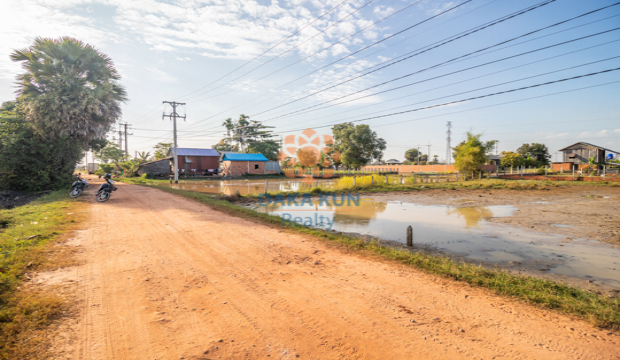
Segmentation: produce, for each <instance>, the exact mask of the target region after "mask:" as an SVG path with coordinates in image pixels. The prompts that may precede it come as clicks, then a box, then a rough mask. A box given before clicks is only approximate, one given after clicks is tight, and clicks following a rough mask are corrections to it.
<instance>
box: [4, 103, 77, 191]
mask: <svg viewBox="0 0 620 360" xmlns="http://www.w3.org/2000/svg"><path fill="white" fill-rule="evenodd" d="M20 109H22V107H21V106H17V104H16V103H15V102H6V103H4V104H2V108H1V109H0V190H19V191H41V190H51V189H60V188H63V187H68V186H70V185H71V182H72V180H73V170H74V169H75V165H76V164H77V161H78V159H79V158H80V157H81V156H82V154H83V153H82V147H81V145H80V144H79V143H77V142H75V141H71V139H70V138H67V137H58V138H56V137H52V136H44V135H41V134H40V133H39V132H38V131H35V129H34V128H33V126H32V124H31V123H29V122H27V121H26V117H25V114H24V113H23V112H21V110H20Z"/></svg>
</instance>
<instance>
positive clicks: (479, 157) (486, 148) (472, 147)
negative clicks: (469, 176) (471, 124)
mask: <svg viewBox="0 0 620 360" xmlns="http://www.w3.org/2000/svg"><path fill="white" fill-rule="evenodd" d="M481 137H482V134H477V135H474V134H472V133H471V132H467V139H466V140H463V141H462V142H461V143H460V144H458V145H457V146H456V147H454V148H452V150H454V166H455V167H456V169H458V170H459V171H460V172H465V173H468V172H471V171H480V166H481V165H483V164H484V163H486V162H487V156H486V155H487V154H488V153H490V152H491V151H492V150H493V148H494V147H495V144H496V143H497V140H490V141H487V142H484V141H482V140H480V138H481Z"/></svg>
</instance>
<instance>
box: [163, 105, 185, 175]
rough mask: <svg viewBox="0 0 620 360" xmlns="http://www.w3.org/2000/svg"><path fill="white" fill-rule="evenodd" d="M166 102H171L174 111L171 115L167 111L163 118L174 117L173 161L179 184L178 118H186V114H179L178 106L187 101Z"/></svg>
mask: <svg viewBox="0 0 620 360" xmlns="http://www.w3.org/2000/svg"><path fill="white" fill-rule="evenodd" d="M163 103H164V104H170V106H172V112H171V113H170V114H169V115H166V114H165V113H164V114H163V115H162V120H163V118H165V117H169V118H171V119H172V133H173V134H172V137H173V138H174V150H173V153H172V156H173V163H174V183H175V184H177V183H178V182H179V159H178V157H177V149H178V146H177V118H180V119H183V120H185V117H186V116H185V115H183V116H180V115H179V114H177V106H179V105H185V103H178V102H176V101H163Z"/></svg>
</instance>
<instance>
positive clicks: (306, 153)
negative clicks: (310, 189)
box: [295, 147, 319, 168]
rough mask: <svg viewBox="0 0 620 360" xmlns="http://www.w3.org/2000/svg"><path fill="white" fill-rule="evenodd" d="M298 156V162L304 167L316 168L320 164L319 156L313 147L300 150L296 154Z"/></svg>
mask: <svg viewBox="0 0 620 360" xmlns="http://www.w3.org/2000/svg"><path fill="white" fill-rule="evenodd" d="M295 155H296V156H297V160H298V161H299V163H300V164H301V166H302V167H304V168H306V167H314V166H316V165H317V163H318V162H319V154H318V153H317V151H316V149H314V148H311V147H304V148H301V149H298V150H297V152H296V153H295Z"/></svg>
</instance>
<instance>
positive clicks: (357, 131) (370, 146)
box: [332, 123, 386, 168]
mask: <svg viewBox="0 0 620 360" xmlns="http://www.w3.org/2000/svg"><path fill="white" fill-rule="evenodd" d="M332 132H333V134H334V144H333V148H334V150H336V151H338V152H339V153H340V155H341V162H342V164H343V165H344V166H347V167H350V168H359V167H361V166H364V165H366V164H367V163H368V162H370V161H372V160H373V159H374V160H381V158H382V157H383V151H384V150H385V148H386V143H385V140H383V139H382V138H380V137H379V136H378V135H377V133H376V132H374V131H372V130H370V127H369V126H368V125H365V124H361V125H354V124H352V123H343V124H338V125H336V126H334V127H332Z"/></svg>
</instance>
